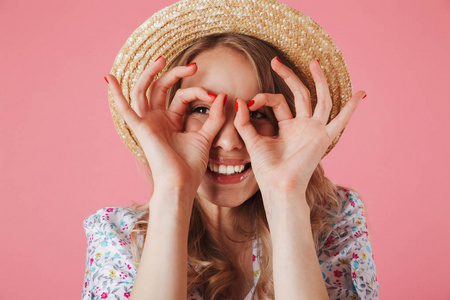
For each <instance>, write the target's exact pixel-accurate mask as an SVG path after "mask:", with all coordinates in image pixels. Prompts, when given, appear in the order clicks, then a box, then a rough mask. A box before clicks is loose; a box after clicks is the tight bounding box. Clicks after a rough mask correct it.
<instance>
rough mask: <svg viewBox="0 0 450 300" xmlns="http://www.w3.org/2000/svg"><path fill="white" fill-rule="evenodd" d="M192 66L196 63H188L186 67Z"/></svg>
mask: <svg viewBox="0 0 450 300" xmlns="http://www.w3.org/2000/svg"><path fill="white" fill-rule="evenodd" d="M193 65H196V63H195V62H193V63H190V64H188V65H187V66H186V67H190V66H193Z"/></svg>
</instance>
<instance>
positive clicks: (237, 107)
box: [234, 98, 239, 111]
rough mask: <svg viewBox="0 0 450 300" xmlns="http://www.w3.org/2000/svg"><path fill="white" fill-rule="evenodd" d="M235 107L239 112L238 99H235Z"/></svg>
mask: <svg viewBox="0 0 450 300" xmlns="http://www.w3.org/2000/svg"><path fill="white" fill-rule="evenodd" d="M234 106H236V111H238V110H239V103H238V102H237V98H236V99H234Z"/></svg>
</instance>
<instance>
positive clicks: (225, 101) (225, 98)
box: [223, 95, 228, 106]
mask: <svg viewBox="0 0 450 300" xmlns="http://www.w3.org/2000/svg"><path fill="white" fill-rule="evenodd" d="M227 98H228V95H225V97H224V99H223V106H225V104H227Z"/></svg>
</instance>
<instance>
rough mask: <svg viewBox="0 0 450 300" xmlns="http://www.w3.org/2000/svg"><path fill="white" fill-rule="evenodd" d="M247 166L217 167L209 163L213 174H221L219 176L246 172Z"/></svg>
mask: <svg viewBox="0 0 450 300" xmlns="http://www.w3.org/2000/svg"><path fill="white" fill-rule="evenodd" d="M244 168H245V165H216V164H213V163H209V165H208V169H209V170H210V171H211V172H215V173H219V174H226V175H230V174H235V173H241V172H242V171H244Z"/></svg>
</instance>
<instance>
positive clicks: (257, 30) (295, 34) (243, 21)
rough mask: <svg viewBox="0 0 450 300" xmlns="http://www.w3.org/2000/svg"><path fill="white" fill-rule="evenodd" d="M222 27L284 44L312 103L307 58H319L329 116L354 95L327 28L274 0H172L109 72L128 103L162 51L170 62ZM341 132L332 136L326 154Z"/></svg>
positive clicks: (127, 134)
mask: <svg viewBox="0 0 450 300" xmlns="http://www.w3.org/2000/svg"><path fill="white" fill-rule="evenodd" d="M223 32H234V33H240V34H245V35H250V36H254V37H256V38H259V39H261V40H264V41H266V42H269V43H270V44H272V45H273V46H275V47H277V48H278V49H279V50H281V51H282V52H283V53H284V55H285V56H286V57H287V58H288V59H289V60H291V62H293V63H294V64H295V65H296V66H297V67H298V68H299V69H300V70H301V71H302V72H303V73H304V74H305V75H306V77H307V80H308V84H309V86H310V88H311V101H312V107H313V108H314V107H315V103H316V102H317V100H316V91H315V84H314V80H313V77H312V75H311V72H310V70H309V62H310V61H311V60H313V59H319V61H320V64H321V67H322V70H323V71H324V73H325V76H326V78H327V81H328V85H329V88H330V94H331V98H332V101H333V108H332V111H331V113H330V118H329V121H331V120H332V119H333V118H334V117H335V116H336V115H337V114H338V113H339V111H340V110H341V109H342V107H343V106H344V105H345V103H346V102H347V101H348V100H349V99H350V98H351V96H352V85H351V80H350V74H349V72H348V69H347V66H346V63H345V61H344V58H343V56H342V54H341V52H340V50H339V49H338V47H337V46H336V45H335V44H334V42H333V41H332V40H331V38H330V37H329V36H328V34H327V33H326V32H325V31H324V30H323V29H322V28H321V27H320V26H319V25H318V24H316V23H315V22H314V21H313V20H312V19H311V18H310V17H308V16H307V15H305V14H303V13H301V12H299V11H297V10H295V9H293V8H291V7H289V6H287V5H285V4H283V3H280V2H277V1H275V0H182V1H179V2H177V3H174V4H172V5H171V6H169V7H166V8H164V9H162V10H160V11H159V12H157V13H155V14H154V15H153V16H152V17H150V18H149V19H148V20H147V21H145V22H144V23H143V24H142V25H141V26H139V28H137V29H136V30H135V31H134V32H133V34H132V35H131V36H130V37H129V38H128V39H127V41H126V43H125V45H124V46H123V47H122V49H121V50H120V52H119V54H118V55H117V57H116V59H115V61H114V65H113V67H112V69H111V74H113V75H114V76H115V77H116V78H117V80H118V81H119V83H120V85H121V87H122V92H123V94H124V96H125V98H126V99H127V100H128V103H130V92H131V90H132V89H133V86H134V84H135V83H136V82H137V80H138V78H139V76H140V75H141V73H142V72H143V71H144V69H145V68H146V67H147V66H148V65H149V64H151V63H152V62H153V61H155V59H156V58H157V57H158V56H160V55H162V56H164V58H165V59H166V60H167V66H170V64H171V63H172V61H173V60H174V59H175V58H176V57H177V56H178V55H179V54H180V53H181V52H182V51H183V50H185V49H186V48H187V47H189V46H190V45H191V44H192V43H194V42H195V41H197V40H199V39H200V38H202V37H204V36H207V35H210V34H215V33H223ZM269 67H270V66H269ZM164 71H165V70H164ZM164 71H163V72H161V73H164ZM155 79H156V78H155ZM108 96H109V106H110V109H111V114H112V117H113V120H114V124H115V127H116V129H117V131H118V133H119V135H120V137H121V138H122V140H123V141H124V142H125V144H126V145H127V147H128V148H129V149H130V151H131V152H132V153H133V154H134V155H135V156H136V157H138V158H139V160H140V161H141V162H143V163H144V164H147V162H146V158H145V155H144V153H143V151H142V148H141V146H140V145H139V142H138V140H137V138H136V137H135V135H134V134H133V132H132V131H131V129H130V128H129V127H128V125H127V124H126V123H125V121H124V120H123V118H122V117H121V116H120V114H119V113H118V112H117V110H116V108H115V103H114V99H113V95H112V93H111V91H110V90H109V93H108ZM329 121H328V122H329ZM343 132H344V130H342V132H341V133H340V134H339V135H338V136H337V137H336V138H335V139H334V141H333V142H332V144H331V145H330V146H329V148H328V149H327V151H326V153H325V154H324V155H323V156H324V157H325V156H326V155H327V154H328V153H329V152H330V151H331V149H333V147H334V146H335V145H336V143H337V142H338V140H339V138H340V137H341V135H342V133H343Z"/></svg>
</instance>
